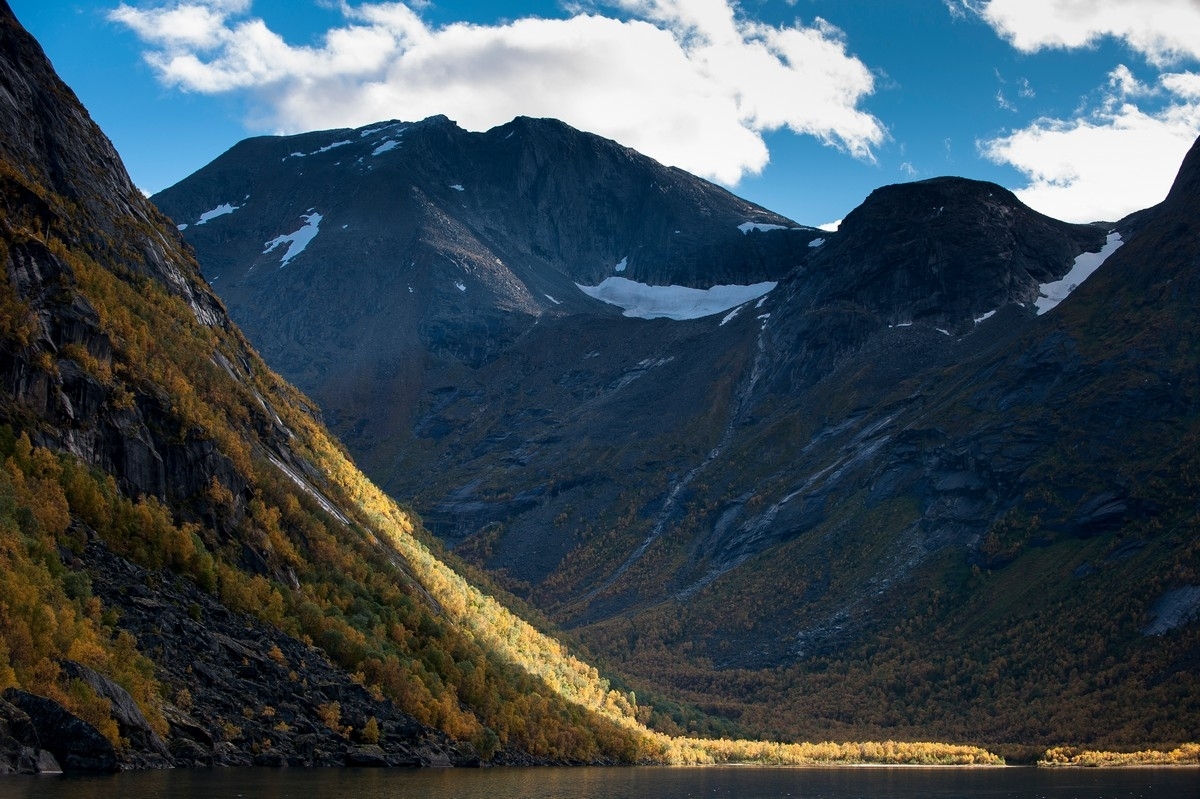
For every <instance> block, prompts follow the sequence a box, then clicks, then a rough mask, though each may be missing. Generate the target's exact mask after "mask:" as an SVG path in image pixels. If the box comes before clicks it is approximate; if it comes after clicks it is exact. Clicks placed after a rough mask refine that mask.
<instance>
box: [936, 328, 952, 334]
mask: <svg viewBox="0 0 1200 799" xmlns="http://www.w3.org/2000/svg"><path fill="white" fill-rule="evenodd" d="M934 330H936V331H937V332H939V333H941V334H942V335H943V336H948V335H950V331H949V330H943V329H942V328H940V327H935V328H934Z"/></svg>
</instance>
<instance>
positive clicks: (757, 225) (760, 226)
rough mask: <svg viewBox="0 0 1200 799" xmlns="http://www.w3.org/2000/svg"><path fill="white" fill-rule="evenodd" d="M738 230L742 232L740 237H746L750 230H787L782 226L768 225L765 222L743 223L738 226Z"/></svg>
mask: <svg viewBox="0 0 1200 799" xmlns="http://www.w3.org/2000/svg"><path fill="white" fill-rule="evenodd" d="M738 230H740V231H742V235H743V236H744V235H746V234H747V233H749V232H750V231H751V230H787V227H786V226H784V225H769V224H767V223H766V222H743V223H742V224H740V225H738Z"/></svg>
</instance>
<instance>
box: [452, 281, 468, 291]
mask: <svg viewBox="0 0 1200 799" xmlns="http://www.w3.org/2000/svg"><path fill="white" fill-rule="evenodd" d="M454 288H456V289H458V290H459V291H466V290H467V287H466V284H464V283H463V282H462V281H461V280H456V281H454Z"/></svg>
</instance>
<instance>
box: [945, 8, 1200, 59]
mask: <svg viewBox="0 0 1200 799" xmlns="http://www.w3.org/2000/svg"><path fill="white" fill-rule="evenodd" d="M960 2H961V6H960V7H959V8H960V10H961V9H966V10H969V11H971V12H973V13H976V14H979V15H980V16H982V17H983V19H984V20H986V21H987V22H988V24H990V25H991V26H992V27H993V28H994V29H995V30H996V32H997V33H999V34H1000V35H1001V36H1003V37H1004V38H1005V39H1007V40H1008V41H1009V42H1010V43H1012V45H1013V46H1014V47H1016V48H1017V49H1018V50H1022V51H1024V52H1035V51H1037V50H1041V49H1044V48H1063V49H1073V48H1077V47H1086V46H1088V45H1091V44H1093V43H1095V42H1096V41H1097V40H1099V39H1101V38H1103V37H1105V36H1112V37H1115V38H1117V39H1121V40H1123V41H1124V42H1125V43H1126V44H1127V45H1129V46H1130V47H1131V48H1133V49H1134V50H1136V51H1137V52H1139V53H1141V54H1142V55H1144V56H1145V57H1146V59H1147V60H1148V61H1149V62H1150V63H1152V64H1155V65H1158V66H1164V65H1166V64H1171V63H1176V62H1178V61H1180V60H1181V59H1184V58H1200V35H1198V34H1197V31H1200V3H1197V2H1196V0H1036V2H1030V0H988V2H985V3H978V2H975V1H974V0H960ZM948 7H950V8H951V10H952V12H953V11H954V10H955V9H954V6H953V5H950V4H948Z"/></svg>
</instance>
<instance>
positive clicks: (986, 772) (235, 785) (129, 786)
mask: <svg viewBox="0 0 1200 799" xmlns="http://www.w3.org/2000/svg"><path fill="white" fill-rule="evenodd" d="M0 797H3V798H4V799H8V797H13V799H314V798H317V799H323V798H324V797H330V799H409V798H410V797H411V799H643V798H648V799H726V798H727V797H728V798H729V799H776V797H797V798H798V799H859V798H860V797H862V798H863V799H866V798H867V797H869V798H870V799H977V798H978V799H989V798H990V799H1001V798H1003V799H1009V798H1011V799H1026V798H1027V797H1028V798H1029V799H1033V797H1037V799H1135V798H1136V797H1142V798H1144V799H1200V770H1196V769H1190V768H1177V769H1151V768H1147V769H1121V770H1107V771H1083V770H1064V771H1049V770H1045V769H1034V768H963V769H923V768H827V769H812V768H765V767H743V768H738V767H707V768H658V767H637V768H536V769H533V768H496V769H445V770H442V769H437V770H434V769H425V770H413V771H409V770H399V769H395V770H383V771H377V770H368V769H313V770H307V769H283V770H280V771H274V770H268V769H248V768H247V769H219V770H218V769H214V770H186V769H180V770H178V771H160V772H143V773H131V774H118V775H115V776H111V777H0Z"/></svg>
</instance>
